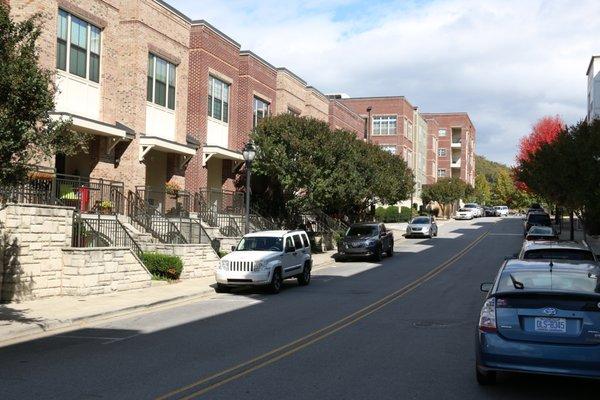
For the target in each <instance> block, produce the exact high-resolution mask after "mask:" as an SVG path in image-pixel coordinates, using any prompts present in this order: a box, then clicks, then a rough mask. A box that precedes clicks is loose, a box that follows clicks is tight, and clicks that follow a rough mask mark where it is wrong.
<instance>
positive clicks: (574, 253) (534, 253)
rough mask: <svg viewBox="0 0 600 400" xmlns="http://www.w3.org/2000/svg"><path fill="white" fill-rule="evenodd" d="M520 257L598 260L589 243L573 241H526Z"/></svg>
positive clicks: (527, 258)
mask: <svg viewBox="0 0 600 400" xmlns="http://www.w3.org/2000/svg"><path fill="white" fill-rule="evenodd" d="M518 257H519V259H521V260H552V261H554V260H573V261H597V260H596V256H595V255H594V252H593V251H592V250H591V249H590V248H589V247H588V246H587V244H585V243H578V242H571V241H556V242H525V243H523V247H522V248H521V252H520V253H519V255H518Z"/></svg>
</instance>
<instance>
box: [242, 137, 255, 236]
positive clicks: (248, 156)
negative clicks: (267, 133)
mask: <svg viewBox="0 0 600 400" xmlns="http://www.w3.org/2000/svg"><path fill="white" fill-rule="evenodd" d="M242 155H243V156H244V162H245V163H246V215H245V220H246V221H245V224H244V225H245V226H244V233H248V232H250V174H251V171H250V169H251V168H252V161H254V157H256V149H255V148H254V144H253V143H252V141H249V142H248V143H246V146H244V150H243V151H242Z"/></svg>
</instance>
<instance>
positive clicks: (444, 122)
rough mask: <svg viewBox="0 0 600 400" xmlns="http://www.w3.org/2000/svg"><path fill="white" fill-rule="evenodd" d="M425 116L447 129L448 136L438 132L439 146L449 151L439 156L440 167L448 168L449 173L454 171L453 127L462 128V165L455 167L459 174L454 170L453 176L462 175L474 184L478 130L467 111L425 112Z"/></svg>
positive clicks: (461, 176)
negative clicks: (444, 155)
mask: <svg viewBox="0 0 600 400" xmlns="http://www.w3.org/2000/svg"><path fill="white" fill-rule="evenodd" d="M423 117H424V118H426V119H433V120H435V121H436V122H437V123H438V125H439V127H438V129H445V130H446V136H439V133H438V146H439V148H445V149H446V152H447V156H446V157H439V158H438V168H444V169H446V170H447V171H448V174H449V175H450V171H452V168H451V160H452V147H451V143H452V128H459V129H460V130H461V135H460V136H461V148H460V159H461V167H460V169H455V171H456V170H457V171H458V174H456V173H454V172H452V176H457V177H460V179H462V180H464V181H465V182H467V183H469V184H471V185H474V184H475V138H476V130H475V126H474V125H473V123H472V122H471V119H470V118H469V115H468V114H467V113H431V114H423Z"/></svg>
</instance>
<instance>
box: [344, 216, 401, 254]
mask: <svg viewBox="0 0 600 400" xmlns="http://www.w3.org/2000/svg"><path fill="white" fill-rule="evenodd" d="M384 252H385V254H387V256H388V257H391V256H393V255H394V234H393V233H392V232H391V231H389V230H387V229H386V227H385V225H384V224H379V223H361V224H353V225H352V226H350V228H349V229H348V231H346V234H345V235H344V237H343V238H341V239H340V241H339V242H338V259H341V260H344V259H347V258H352V257H369V258H372V259H373V260H375V261H381V258H382V255H383V253H384Z"/></svg>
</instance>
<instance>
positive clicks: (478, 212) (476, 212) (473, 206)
mask: <svg viewBox="0 0 600 400" xmlns="http://www.w3.org/2000/svg"><path fill="white" fill-rule="evenodd" d="M462 208H466V209H468V210H472V211H473V217H474V218H479V217H483V208H481V207H480V206H479V204H477V203H467V204H465V205H464V206H462Z"/></svg>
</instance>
